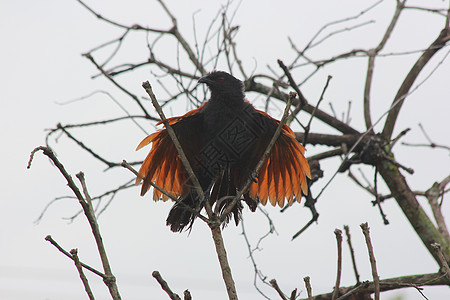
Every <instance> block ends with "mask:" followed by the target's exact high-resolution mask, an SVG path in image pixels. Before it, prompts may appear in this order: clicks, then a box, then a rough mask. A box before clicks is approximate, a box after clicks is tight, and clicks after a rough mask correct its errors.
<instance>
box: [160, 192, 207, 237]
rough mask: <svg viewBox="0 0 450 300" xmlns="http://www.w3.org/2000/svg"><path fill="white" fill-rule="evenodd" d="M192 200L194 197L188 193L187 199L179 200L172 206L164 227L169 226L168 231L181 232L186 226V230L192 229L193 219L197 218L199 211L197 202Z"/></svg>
mask: <svg viewBox="0 0 450 300" xmlns="http://www.w3.org/2000/svg"><path fill="white" fill-rule="evenodd" d="M194 198H195V195H192V193H190V194H188V195H187V197H184V198H180V201H178V202H177V203H175V204H174V205H173V207H172V208H171V209H170V212H169V216H168V217H167V220H166V225H167V226H170V230H172V231H173V232H181V231H183V230H184V229H185V228H186V226H188V227H187V228H188V229H190V228H191V227H192V224H193V223H194V220H195V218H197V213H199V212H200V210H201V207H199V205H198V202H199V201H198V200H197V201H196V200H194ZM196 212H197V213H196Z"/></svg>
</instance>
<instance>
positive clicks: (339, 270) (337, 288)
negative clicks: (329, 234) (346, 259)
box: [331, 228, 342, 300]
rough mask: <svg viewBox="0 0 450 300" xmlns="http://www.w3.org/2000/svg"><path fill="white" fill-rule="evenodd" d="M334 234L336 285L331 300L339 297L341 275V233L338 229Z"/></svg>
mask: <svg viewBox="0 0 450 300" xmlns="http://www.w3.org/2000/svg"><path fill="white" fill-rule="evenodd" d="M334 234H335V235H336V243H337V274H336V283H335V285H334V291H333V296H332V297H331V300H336V299H337V297H338V296H339V286H340V284H341V274H342V231H341V230H340V229H337V228H336V229H335V230H334Z"/></svg>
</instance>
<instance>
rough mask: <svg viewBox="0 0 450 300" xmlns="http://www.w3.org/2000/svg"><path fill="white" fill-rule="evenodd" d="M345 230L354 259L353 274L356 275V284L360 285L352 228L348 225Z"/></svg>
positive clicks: (351, 255)
mask: <svg viewBox="0 0 450 300" xmlns="http://www.w3.org/2000/svg"><path fill="white" fill-rule="evenodd" d="M344 230H345V235H346V236H347V244H348V248H349V251H350V257H351V259H352V265H353V272H354V273H355V279H356V284H357V285H358V284H359V283H360V281H359V273H358V268H357V267H356V259H355V251H354V250H353V246H352V240H351V235H350V228H349V227H348V225H345V226H344Z"/></svg>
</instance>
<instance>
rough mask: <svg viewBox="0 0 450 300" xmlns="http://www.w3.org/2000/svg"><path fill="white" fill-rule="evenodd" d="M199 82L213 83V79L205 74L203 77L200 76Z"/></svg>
mask: <svg viewBox="0 0 450 300" xmlns="http://www.w3.org/2000/svg"><path fill="white" fill-rule="evenodd" d="M198 83H206V84H210V83H211V79H210V78H209V77H208V75H206V76H203V77H202V78H200V79H199V80H198Z"/></svg>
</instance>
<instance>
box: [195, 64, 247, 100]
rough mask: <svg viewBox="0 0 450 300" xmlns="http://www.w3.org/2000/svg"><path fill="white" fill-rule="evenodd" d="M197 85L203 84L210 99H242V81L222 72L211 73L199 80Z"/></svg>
mask: <svg viewBox="0 0 450 300" xmlns="http://www.w3.org/2000/svg"><path fill="white" fill-rule="evenodd" d="M198 83H205V84H206V85H207V86H208V87H209V89H210V90H211V99H213V98H216V97H219V98H235V97H236V98H239V100H243V99H244V85H243V84H242V81H240V80H239V79H237V78H235V77H234V76H232V75H230V74H228V73H227V72H223V71H213V72H211V73H209V74H208V75H205V76H203V77H202V78H200V79H199V81H198Z"/></svg>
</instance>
